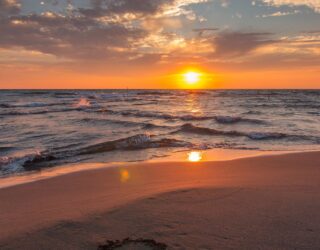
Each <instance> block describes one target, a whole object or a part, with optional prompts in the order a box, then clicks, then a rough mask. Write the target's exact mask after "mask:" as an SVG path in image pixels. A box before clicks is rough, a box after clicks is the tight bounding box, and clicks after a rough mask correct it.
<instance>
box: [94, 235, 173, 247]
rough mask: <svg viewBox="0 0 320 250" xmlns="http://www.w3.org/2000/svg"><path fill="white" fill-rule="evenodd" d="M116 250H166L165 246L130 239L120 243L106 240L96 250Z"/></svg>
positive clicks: (154, 242) (146, 240)
mask: <svg viewBox="0 0 320 250" xmlns="http://www.w3.org/2000/svg"><path fill="white" fill-rule="evenodd" d="M117 249H119V250H120V249H146V250H147V249H150V250H166V249H167V245H166V244H163V243H159V242H156V241H155V240H148V239H141V238H140V239H136V240H133V239H130V238H126V239H124V240H122V241H120V240H115V241H111V240H108V241H107V242H106V244H103V245H99V246H98V250H117Z"/></svg>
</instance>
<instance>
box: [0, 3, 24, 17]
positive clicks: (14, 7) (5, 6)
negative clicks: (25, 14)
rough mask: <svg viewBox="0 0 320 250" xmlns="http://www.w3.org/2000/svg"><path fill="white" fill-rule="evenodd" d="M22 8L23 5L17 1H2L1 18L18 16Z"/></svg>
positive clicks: (0, 4)
mask: <svg viewBox="0 0 320 250" xmlns="http://www.w3.org/2000/svg"><path fill="white" fill-rule="evenodd" d="M20 8H21V4H20V3H19V2H18V1H16V0H0V17H6V16H9V15H15V14H18V13H19V12H20Z"/></svg>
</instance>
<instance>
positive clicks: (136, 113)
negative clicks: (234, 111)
mask: <svg viewBox="0 0 320 250" xmlns="http://www.w3.org/2000/svg"><path fill="white" fill-rule="evenodd" d="M97 112H99V113H100V112H105V113H110V114H113V115H122V116H131V117H141V118H156V119H164V120H181V121H207V120H215V121H216V122H217V123H221V124H235V123H252V124H265V123H266V122H265V121H262V120H258V119H250V118H243V117H237V116H210V115H193V114H190V115H174V114H165V113H160V112H149V111H141V110H119V111H116V110H110V109H109V110H106V109H100V110H98V111H97Z"/></svg>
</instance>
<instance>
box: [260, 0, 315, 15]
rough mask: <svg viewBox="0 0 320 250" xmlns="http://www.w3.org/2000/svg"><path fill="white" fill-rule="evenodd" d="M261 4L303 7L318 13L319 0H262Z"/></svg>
mask: <svg viewBox="0 0 320 250" xmlns="http://www.w3.org/2000/svg"><path fill="white" fill-rule="evenodd" d="M263 2H265V3H268V4H270V5H275V6H281V5H293V6H294V5H296V6H300V5H305V6H308V7H310V8H312V9H314V10H315V11H317V12H320V0H263Z"/></svg>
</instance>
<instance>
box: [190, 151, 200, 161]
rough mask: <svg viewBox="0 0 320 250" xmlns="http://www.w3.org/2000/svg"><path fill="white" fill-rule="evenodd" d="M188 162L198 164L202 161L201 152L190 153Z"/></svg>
mask: <svg viewBox="0 0 320 250" xmlns="http://www.w3.org/2000/svg"><path fill="white" fill-rule="evenodd" d="M188 160H189V161H191V162H198V161H201V160H202V154H201V153H200V152H190V153H189V154H188Z"/></svg>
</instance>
